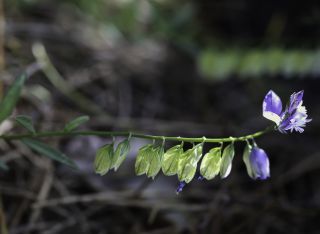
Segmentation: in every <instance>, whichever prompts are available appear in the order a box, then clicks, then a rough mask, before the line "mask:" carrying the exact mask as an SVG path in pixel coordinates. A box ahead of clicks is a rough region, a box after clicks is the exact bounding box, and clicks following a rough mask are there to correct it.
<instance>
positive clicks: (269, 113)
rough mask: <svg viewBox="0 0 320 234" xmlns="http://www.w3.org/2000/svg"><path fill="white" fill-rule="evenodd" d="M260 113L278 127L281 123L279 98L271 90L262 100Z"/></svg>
mask: <svg viewBox="0 0 320 234" xmlns="http://www.w3.org/2000/svg"><path fill="white" fill-rule="evenodd" d="M262 112H263V116H264V117H265V118H267V119H269V120H271V121H273V122H275V123H276V124H277V125H279V123H280V121H281V118H280V115H281V112H282V102H281V99H280V98H279V96H278V95H277V94H276V93H275V92H273V91H272V90H270V91H269V92H268V93H267V95H266V96H265V98H264V100H263V105H262Z"/></svg>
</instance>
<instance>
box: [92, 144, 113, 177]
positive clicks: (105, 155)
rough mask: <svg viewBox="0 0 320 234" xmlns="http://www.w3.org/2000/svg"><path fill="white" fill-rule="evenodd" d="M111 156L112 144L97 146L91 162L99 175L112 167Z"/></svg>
mask: <svg viewBox="0 0 320 234" xmlns="http://www.w3.org/2000/svg"><path fill="white" fill-rule="evenodd" d="M113 156H114V152H113V144H107V145H104V146H102V147H101V148H99V149H98V151H97V153H96V158H95V160H94V163H93V166H94V170H95V172H96V173H97V174H99V175H105V174H106V173H107V172H108V171H109V170H110V169H111V167H112V161H113Z"/></svg>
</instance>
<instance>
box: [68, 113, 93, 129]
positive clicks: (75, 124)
mask: <svg viewBox="0 0 320 234" xmlns="http://www.w3.org/2000/svg"><path fill="white" fill-rule="evenodd" d="M89 120H90V117H89V116H87V115H84V116H80V117H77V118H75V119H74V120H72V121H70V122H69V123H67V124H66V126H65V127H64V131H65V132H71V131H73V130H75V129H76V128H77V127H79V126H80V125H82V124H84V123H85V122H87V121H89Z"/></svg>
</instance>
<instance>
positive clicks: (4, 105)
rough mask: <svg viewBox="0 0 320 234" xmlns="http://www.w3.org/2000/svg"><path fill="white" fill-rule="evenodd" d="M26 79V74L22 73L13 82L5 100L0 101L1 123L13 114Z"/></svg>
mask: <svg viewBox="0 0 320 234" xmlns="http://www.w3.org/2000/svg"><path fill="white" fill-rule="evenodd" d="M26 79H27V75H26V74H22V75H20V76H19V77H18V78H17V79H16V80H15V82H14V83H13V84H12V86H11V87H10V89H9V90H8V92H7V94H6V95H5V97H4V98H3V101H2V102H1V103H0V123H2V122H3V121H4V120H5V119H6V118H8V117H9V116H10V115H11V113H12V111H13V109H14V108H15V106H16V104H17V102H18V100H19V97H20V93H21V90H22V87H23V85H24V83H25V81H26Z"/></svg>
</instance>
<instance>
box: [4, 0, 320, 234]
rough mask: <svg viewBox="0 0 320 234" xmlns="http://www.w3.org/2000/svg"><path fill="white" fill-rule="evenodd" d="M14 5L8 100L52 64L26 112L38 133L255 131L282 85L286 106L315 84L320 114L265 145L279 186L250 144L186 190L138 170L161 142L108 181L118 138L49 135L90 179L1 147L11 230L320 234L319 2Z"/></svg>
mask: <svg viewBox="0 0 320 234" xmlns="http://www.w3.org/2000/svg"><path fill="white" fill-rule="evenodd" d="M0 2H1V5H3V7H2V8H1V9H0V19H1V22H4V26H5V29H4V30H2V31H1V32H2V33H0V34H1V35H0V67H1V69H2V73H1V81H0V94H1V95H3V92H4V91H3V90H6V89H7V87H8V86H9V85H10V84H11V83H12V81H13V80H14V77H15V76H17V75H18V74H20V73H21V72H22V71H24V70H25V69H26V68H27V67H28V66H30V64H32V63H34V62H38V63H41V62H43V61H45V62H47V63H49V66H48V67H47V68H45V69H43V71H40V72H38V73H36V74H35V75H34V76H32V77H31V78H30V79H29V80H28V82H27V85H26V87H25V89H24V90H23V96H22V99H21V100H20V102H19V105H18V107H17V109H16V113H17V114H27V115H31V116H32V117H33V119H34V121H35V123H36V126H37V129H38V130H54V129H60V128H62V127H63V126H64V124H65V123H66V122H68V121H69V120H71V119H73V118H74V117H77V116H79V115H83V114H87V115H90V116H91V121H90V122H89V123H88V124H86V126H85V127H83V129H96V130H106V131H107V130H110V131H112V130H132V131H138V132H144V133H149V134H164V135H174V136H199V137H201V136H207V137H219V136H226V137H227V136H239V135H245V134H249V133H252V132H255V131H258V130H261V129H263V128H265V127H266V126H268V125H269V124H270V122H269V121H267V120H266V119H264V118H263V117H262V113H261V109H262V100H263V98H264V95H265V94H266V93H267V91H269V90H270V89H272V90H274V91H275V92H276V93H278V94H279V96H281V98H282V100H283V102H284V103H286V101H287V100H288V98H289V95H290V94H291V93H292V92H294V91H299V90H305V98H304V103H305V105H306V107H307V109H308V113H309V115H310V117H311V118H312V119H313V121H312V122H311V123H310V124H308V126H307V127H306V130H305V132H304V133H303V134H297V133H293V134H287V135H283V134H280V133H272V134H269V135H265V136H263V137H261V138H259V139H257V143H258V145H259V146H260V147H261V148H263V149H265V151H266V152H267V153H268V155H269V157H270V162H271V178H270V179H269V180H267V181H253V180H251V179H250V178H249V176H248V175H247V173H246V169H245V166H244V164H243V162H242V151H243V148H244V145H243V144H241V143H237V144H236V156H235V159H234V162H233V169H232V172H231V174H230V176H229V177H228V178H226V179H224V180H221V179H220V178H215V179H213V180H210V181H197V180H194V181H193V182H191V183H190V184H188V186H187V187H186V188H185V189H184V191H183V192H182V193H181V194H179V195H176V193H175V189H176V186H177V184H178V180H177V178H176V177H164V176H163V175H159V176H157V177H156V179H155V180H154V181H153V180H151V179H146V178H145V177H144V176H141V177H137V176H135V175H134V159H135V156H136V153H137V150H138V149H139V147H141V146H143V145H144V144H146V143H148V141H144V140H137V139H135V140H133V141H132V143H131V146H132V150H131V153H130V155H129V158H128V159H127V160H126V161H125V163H124V165H122V166H121V167H120V169H119V171H118V172H116V173H115V172H109V173H108V174H107V175H106V176H103V177H100V176H98V175H96V174H94V172H93V168H92V162H93V159H94V156H95V152H96V150H97V148H98V147H100V146H101V145H103V144H105V143H107V142H110V139H104V138H98V137H76V138H58V139H47V142H48V143H49V144H50V145H52V146H55V147H58V148H59V149H60V150H61V151H63V152H65V153H66V154H67V155H69V156H70V157H71V158H73V159H74V160H75V161H76V163H77V164H78V165H79V167H80V170H79V171H75V170H71V169H69V168H68V167H66V166H64V165H60V164H57V163H55V162H52V161H50V160H47V159H46V158H43V157H41V156H38V155H35V154H34V153H33V152H31V151H30V150H28V149H27V148H26V147H25V146H23V145H21V144H20V143H19V142H10V143H9V142H3V141H1V142H0V154H1V158H2V159H3V160H4V161H6V162H7V163H8V165H9V166H10V171H9V172H2V171H1V172H0V193H1V197H2V203H3V208H2V209H0V210H2V211H1V212H0V213H2V217H4V216H5V217H6V223H7V227H8V229H9V233H10V234H11V233H12V234H19V233H22V234H25V233H45V234H54V233H77V234H78V233H86V234H87V233H88V234H90V233H95V234H96V233H99V234H107V233H108V234H109V233H130V234H131V233H132V234H134V233H143V234H161V233H165V234H167V233H170V234H171V233H172V234H173V233H183V234H188V233H190V234H191V233H192V234H195V233H217V234H219V233H224V234H231V233H259V234H260V233H261V234H264V233H275V234H277V233H291V234H295V233H319V232H320V224H319V218H320V170H319V169H320V150H319V143H320V141H319V127H320V123H319V118H318V116H319V112H320V106H319V101H320V92H319V88H320V47H319V45H320V44H319V39H320V3H319V1H317V0H314V1H311V0H310V1H309V0H306V1H298V0H291V1H289V0H287V1H285V0H284V1H278V0H269V1H254V0H224V1H222V0H149V1H148V0H94V1H89V0H1V1H0ZM13 131H15V132H20V131H21V129H20V128H17V127H15V126H14V125H13V122H10V121H7V122H6V126H2V128H1V132H2V133H10V132H13ZM116 140H121V139H118V138H117V139H116ZM166 146H167V147H170V146H171V143H170V142H168V143H166ZM213 146H214V145H213V144H206V145H205V150H208V149H210V148H212V147H213ZM186 147H191V145H186ZM0 215H1V214H0ZM2 225H3V224H2Z"/></svg>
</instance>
